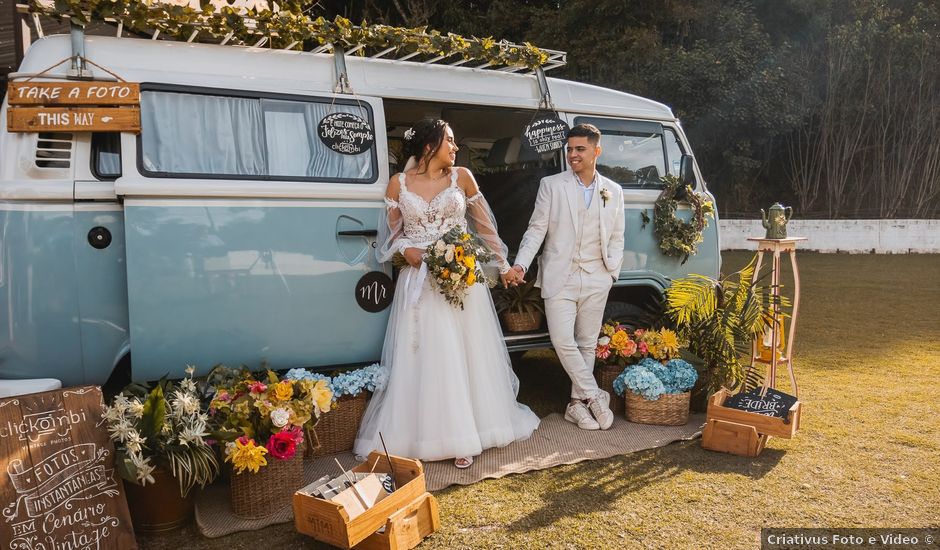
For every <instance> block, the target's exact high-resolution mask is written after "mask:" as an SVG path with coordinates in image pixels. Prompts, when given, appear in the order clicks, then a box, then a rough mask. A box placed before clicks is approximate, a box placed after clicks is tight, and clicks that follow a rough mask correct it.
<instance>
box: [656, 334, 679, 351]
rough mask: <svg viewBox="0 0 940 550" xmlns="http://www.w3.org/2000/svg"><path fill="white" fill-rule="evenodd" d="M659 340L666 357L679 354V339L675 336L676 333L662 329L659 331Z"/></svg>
mask: <svg viewBox="0 0 940 550" xmlns="http://www.w3.org/2000/svg"><path fill="white" fill-rule="evenodd" d="M659 338H660V341H661V342H662V345H663V351H664V352H665V353H666V355H678V354H679V338H678V337H677V336H676V333H675V332H673V331H671V330H669V329H668V328H664V329H662V330H661V331H659Z"/></svg>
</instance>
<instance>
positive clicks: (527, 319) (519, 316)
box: [502, 310, 542, 332]
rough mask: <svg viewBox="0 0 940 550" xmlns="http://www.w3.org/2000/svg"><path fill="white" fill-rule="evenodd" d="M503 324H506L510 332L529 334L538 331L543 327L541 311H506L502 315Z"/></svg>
mask: <svg viewBox="0 0 940 550" xmlns="http://www.w3.org/2000/svg"><path fill="white" fill-rule="evenodd" d="M502 316H503V322H504V323H506V330H508V331H509V332H529V331H532V330H538V328H539V327H540V326H542V312H541V311H534V310H533V311H525V312H522V313H519V312H516V311H504V312H503V313H502Z"/></svg>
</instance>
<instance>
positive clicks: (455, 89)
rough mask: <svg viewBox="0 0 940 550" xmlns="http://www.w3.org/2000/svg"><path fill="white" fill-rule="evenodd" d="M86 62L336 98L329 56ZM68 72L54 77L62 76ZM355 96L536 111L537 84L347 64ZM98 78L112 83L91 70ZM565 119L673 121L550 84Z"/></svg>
mask: <svg viewBox="0 0 940 550" xmlns="http://www.w3.org/2000/svg"><path fill="white" fill-rule="evenodd" d="M69 55H71V43H70V39H69V36H67V35H56V36H49V37H46V38H43V39H41V40H38V41H36V42H35V43H33V44H32V45H31V46H30V48H29V50H28V51H27V52H26V56H25V59H24V60H23V64H22V66H21V68H20V71H21V72H24V73H35V72H38V71H42V70H43V69H46V68H47V67H49V66H50V65H52V64H53V63H55V62H57V61H61V60H62V59H63V58H67V57H69ZM85 56H86V57H87V58H88V59H90V60H91V61H93V62H94V63H96V64H98V65H100V66H102V67H104V68H106V69H108V70H109V71H111V72H113V73H115V74H117V75H118V76H120V77H121V78H123V79H125V80H128V81H131V82H159V83H169V84H177V85H184V86H200V87H209V88H231V89H237V90H256V91H267V92H277V93H286V94H309V93H320V94H329V93H332V90H333V71H334V69H333V56H332V54H322V53H317V54H315V53H310V52H301V51H293V50H274V49H266V48H252V47H245V46H232V45H225V46H219V45H214V44H198V43H187V42H175V41H169V40H146V39H136V38H116V37H107V36H86V37H85ZM62 67H65V65H64V64H63V65H62V66H61V67H60V68H58V69H55V70H54V71H51V72H52V73H54V74H60V75H61V74H63V73H64V70H63V68H62ZM346 67H347V72H348V76H349V81H350V83H351V85H352V88H353V90H354V91H355V92H356V93H357V94H360V95H363V96H376V97H382V98H388V99H405V100H424V101H435V102H443V103H463V104H474V105H499V106H505V107H514V108H524V109H535V108H536V107H538V104H539V89H538V82H537V80H536V78H535V76H533V75H531V74H530V75H523V74H514V73H509V72H503V71H494V70H483V69H473V68H469V67H460V66H458V67H454V66H449V65H441V64H425V63H416V62H410V61H396V60H388V59H373V58H368V57H365V58H364V57H359V56H355V55H347V56H346ZM92 70H93V72H94V73H95V75H96V77H99V78H101V77H103V78H108V75H107V74H106V73H105V72H104V71H101V70H99V69H98V68H95V67H92ZM548 82H549V90H550V92H551V94H552V101H553V103H554V104H555V108H557V109H558V110H560V111H565V112H572V113H580V114H593V115H610V116H621V117H628V118H643V119H655V120H664V121H672V120H675V117H674V116H673V114H672V111H671V110H670V109H669V107H667V106H665V105H663V104H662V103H658V102H656V101H652V100H649V99H646V98H642V97H639V96H635V95H632V94H628V93H624V92H619V91H616V90H611V89H608V88H602V87H600V86H592V85H589V84H582V83H579V82H572V81H569V80H562V79H558V78H549V79H548Z"/></svg>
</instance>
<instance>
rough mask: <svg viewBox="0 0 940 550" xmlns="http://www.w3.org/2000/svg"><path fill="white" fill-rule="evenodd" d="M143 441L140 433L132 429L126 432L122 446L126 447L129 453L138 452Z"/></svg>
mask: <svg viewBox="0 0 940 550" xmlns="http://www.w3.org/2000/svg"><path fill="white" fill-rule="evenodd" d="M143 443H144V438H142V437H140V434H139V433H137V432H136V431H132V432H131V433H130V434H128V436H127V439H125V440H124V446H125V447H127V450H128V451H130V452H131V453H139V452H140V449H141V447H142V446H143Z"/></svg>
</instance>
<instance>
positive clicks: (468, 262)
mask: <svg viewBox="0 0 940 550" xmlns="http://www.w3.org/2000/svg"><path fill="white" fill-rule="evenodd" d="M463 265H465V266H467V269H471V270H472V269H473V268H475V267H476V266H477V259H476V257H475V256H469V255H468V256H464V257H463Z"/></svg>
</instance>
